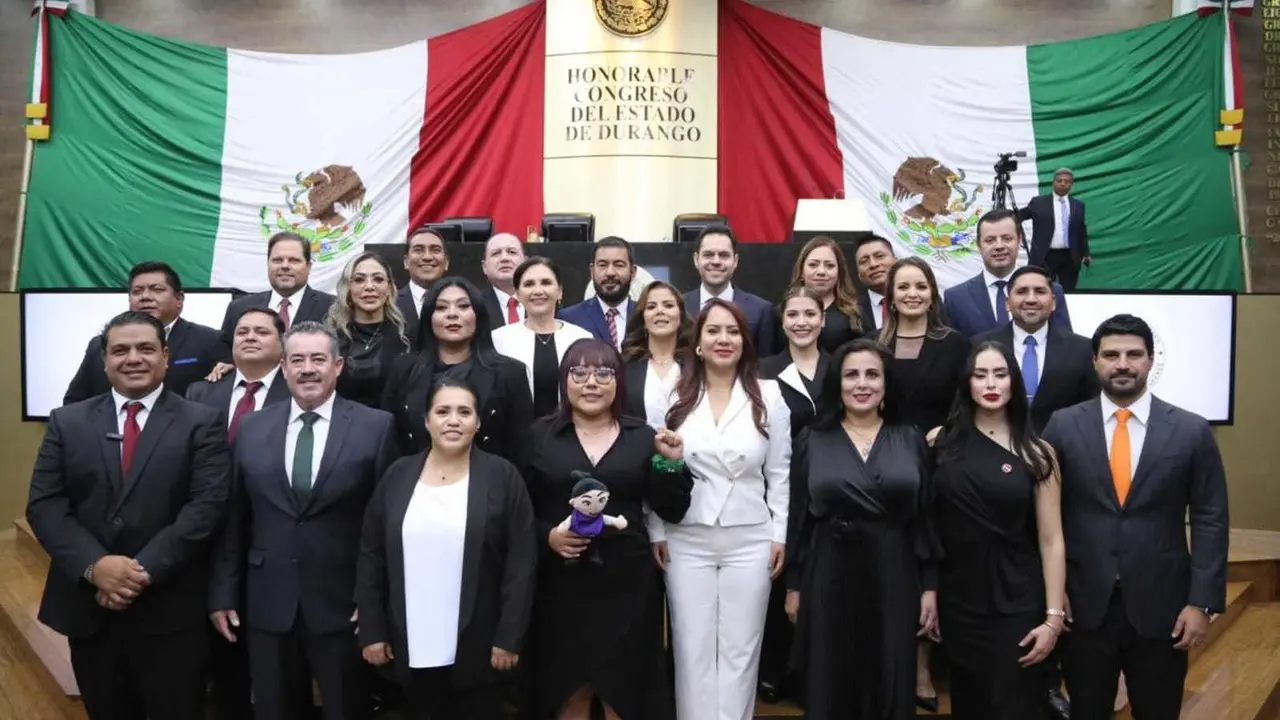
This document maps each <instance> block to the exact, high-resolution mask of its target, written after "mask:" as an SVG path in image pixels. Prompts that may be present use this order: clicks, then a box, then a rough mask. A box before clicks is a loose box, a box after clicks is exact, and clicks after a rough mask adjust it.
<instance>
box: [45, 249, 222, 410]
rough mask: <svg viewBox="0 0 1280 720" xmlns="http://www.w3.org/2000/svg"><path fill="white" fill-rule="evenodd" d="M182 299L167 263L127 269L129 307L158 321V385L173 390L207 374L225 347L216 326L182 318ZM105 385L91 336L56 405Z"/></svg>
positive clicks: (97, 342) (96, 341)
mask: <svg viewBox="0 0 1280 720" xmlns="http://www.w3.org/2000/svg"><path fill="white" fill-rule="evenodd" d="M183 300H184V295H183V292H182V280H181V279H180V278H179V277H178V273H176V272H174V269H173V268H172V267H169V265H168V263H162V262H150V261H149V262H141V263H138V264H137V265H134V266H133V268H132V269H130V270H129V309H130V310H133V311H136V312H142V313H146V314H148V315H150V316H151V317H153V318H155V319H157V320H159V321H160V324H161V325H162V326H164V332H165V342H166V344H167V346H168V349H169V368H168V370H166V371H165V378H164V385H165V389H166V390H170V391H172V392H175V393H177V394H179V395H181V394H182V393H184V392H186V390H187V386H188V385H190V384H191V383H193V382H195V381H196V380H199V379H200V378H202V377H204V376H205V375H206V374H208V372H209V370H211V369H212V368H213V366H214V364H215V363H216V362H217V360H218V358H219V357H220V356H221V355H222V354H223V352H224V351H225V349H224V348H223V347H222V340H221V338H219V337H218V331H217V330H214V329H213V328H210V327H205V326H204V325H197V324H196V323H193V322H187V321H186V320H183V319H182V317H181V315H182V303H183ZM110 389H111V382H110V381H109V380H108V379H107V372H106V370H105V369H104V363H103V359H102V336H101V335H95V336H94V337H93V338H92V339H90V340H89V344H88V346H87V347H85V350H84V359H83V360H81V361H80V369H78V370H77V371H76V374H75V377H73V378H71V384H70V385H68V386H67V392H66V394H65V395H63V396H62V404H63V405H70V404H71V403H74V402H79V401H81V400H87V399H89V398H91V397H94V396H95V395H101V394H102V393H105V392H107V391H109V390H110Z"/></svg>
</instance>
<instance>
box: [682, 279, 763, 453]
mask: <svg viewBox="0 0 1280 720" xmlns="http://www.w3.org/2000/svg"><path fill="white" fill-rule="evenodd" d="M715 308H720V309H721V310H724V311H725V312H727V313H729V314H730V315H732V316H733V320H734V322H736V323H737V324H738V332H739V334H740V336H741V337H742V357H740V358H739V359H738V367H737V369H736V371H735V373H734V379H735V380H737V381H738V382H740V383H742V388H743V389H744V390H746V391H747V397H748V398H750V399H751V419H752V420H754V421H755V423H756V429H757V430H759V431H760V434H761V435H763V436H765V437H766V438H767V437H769V430H768V429H767V427H766V425H767V424H768V423H767V419H766V418H765V415H766V412H765V407H764V398H763V397H762V396H761V394H760V365H759V362H758V361H757V359H756V348H755V341H754V340H752V339H751V326H750V325H749V324H747V317H746V316H745V315H743V314H742V311H741V310H739V309H738V306H736V305H734V304H733V303H730V302H725V301H724V300H721V299H720V298H714V299H712V300H709V301H708V302H707V304H706V305H705V306H704V307H703V308H702V312H700V313H698V319H697V320H696V321H694V323H693V336H692V342H693V345H694V347H697V344H698V342H699V340H700V339H701V338H702V328H703V327H705V326H706V324H707V317H708V316H709V315H710V314H711V311H712V310H714V309H715ZM706 385H707V367H706V364H705V363H703V361H702V358H701V357H700V356H699V355H698V354H697V353H696V352H691V353H686V354H685V358H684V361H683V362H682V363H681V365H680V380H679V381H678V382H677V383H676V391H675V394H676V401H675V402H674V403H672V404H671V409H670V410H667V427H669V428H671V429H672V430H674V429H676V428H678V427H680V425H681V424H682V423H684V421H685V420H687V419H688V418H689V413H691V412H693V409H694V407H696V406H697V405H698V401H699V400H701V399H702V395H703V392H704V391H705V390H706Z"/></svg>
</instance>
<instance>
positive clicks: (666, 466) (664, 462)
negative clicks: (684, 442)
mask: <svg viewBox="0 0 1280 720" xmlns="http://www.w3.org/2000/svg"><path fill="white" fill-rule="evenodd" d="M649 464H650V465H652V466H653V469H654V470H657V471H658V472H660V473H679V472H684V467H685V465H684V461H683V460H668V459H667V458H665V457H663V455H662V453H654V454H653V457H652V458H650V460H649Z"/></svg>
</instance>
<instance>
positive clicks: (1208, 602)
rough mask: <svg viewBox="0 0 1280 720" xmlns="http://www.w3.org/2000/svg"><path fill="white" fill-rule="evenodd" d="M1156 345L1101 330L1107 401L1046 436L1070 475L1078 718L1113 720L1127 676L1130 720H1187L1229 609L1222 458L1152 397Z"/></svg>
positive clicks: (1070, 669)
mask: <svg viewBox="0 0 1280 720" xmlns="http://www.w3.org/2000/svg"><path fill="white" fill-rule="evenodd" d="M1154 344H1155V343H1154V338H1153V336H1152V332H1151V328H1150V327H1149V326H1148V325H1147V323H1145V322H1144V321H1143V320H1142V319H1140V318H1137V317H1134V316H1132V315H1116V316H1115V317H1112V318H1110V319H1108V320H1106V321H1105V322H1103V323H1102V324H1101V325H1099V326H1098V329H1097V330H1096V331H1095V332H1094V334H1093V363H1094V369H1095V370H1096V371H1097V373H1098V379H1099V380H1100V381H1101V384H1102V396H1101V397H1100V398H1097V399H1094V400H1090V401H1088V402H1085V403H1081V404H1079V405H1076V406H1073V407H1070V408H1067V409H1065V410H1059V411H1058V412H1057V413H1055V414H1054V415H1053V418H1052V419H1051V420H1049V426H1048V427H1047V428H1046V429H1045V433H1044V438H1045V439H1046V440H1048V441H1049V442H1050V443H1051V444H1052V445H1053V447H1054V448H1055V449H1056V450H1057V458H1058V464H1059V467H1060V469H1061V472H1062V529H1063V534H1064V536H1065V538H1066V543H1067V547H1068V548H1070V551H1069V556H1068V558H1067V597H1068V600H1069V605H1068V607H1069V614H1070V615H1071V618H1069V619H1070V620H1071V622H1072V628H1071V632H1070V633H1068V634H1066V635H1064V636H1063V638H1062V653H1063V657H1062V669H1063V675H1064V676H1065V678H1066V681H1067V692H1068V693H1069V694H1070V695H1071V716H1072V717H1075V718H1109V717H1111V713H1112V703H1113V702H1114V700H1115V697H1116V685H1117V682H1118V679H1119V675H1120V673H1121V672H1124V675H1125V681H1126V683H1127V684H1128V688H1129V702H1130V704H1131V705H1132V706H1133V716H1134V717H1137V718H1176V717H1178V715H1179V713H1180V712H1181V707H1182V692H1183V684H1184V682H1185V681H1186V676H1187V652H1188V651H1189V650H1191V649H1192V648H1195V647H1199V646H1201V645H1203V644H1204V642H1205V637H1206V635H1207V634H1208V631H1209V621H1210V618H1211V617H1213V616H1214V615H1215V614H1217V613H1221V612H1222V611H1223V610H1224V609H1225V605H1226V592H1227V543H1228V524H1227V482H1226V474H1225V472H1224V470H1223V467H1222V456H1221V455H1220V454H1219V452H1218V445H1217V443H1216V442H1215V440H1214V437H1213V432H1212V430H1211V429H1210V427H1209V423H1208V422H1206V421H1205V420H1204V418H1201V417H1199V416H1198V415H1195V414H1192V413H1190V412H1187V411H1185V410H1182V409H1180V408H1177V407H1174V406H1173V405H1170V404H1169V403H1167V402H1164V401H1163V400H1161V399H1159V398H1157V397H1153V396H1152V394H1151V392H1150V390H1149V389H1148V388H1147V377H1148V374H1149V373H1150V372H1151V366H1152V357H1153V355H1154V352H1155V348H1154ZM1188 535H1190V544H1191V549H1190V552H1188V550H1187V537H1188Z"/></svg>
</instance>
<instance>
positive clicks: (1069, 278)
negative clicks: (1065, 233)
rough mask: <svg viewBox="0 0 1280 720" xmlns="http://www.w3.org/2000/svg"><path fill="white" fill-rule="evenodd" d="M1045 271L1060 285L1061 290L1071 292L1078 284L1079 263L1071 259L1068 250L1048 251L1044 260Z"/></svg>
mask: <svg viewBox="0 0 1280 720" xmlns="http://www.w3.org/2000/svg"><path fill="white" fill-rule="evenodd" d="M1044 264H1045V270H1048V271H1049V275H1050V276H1052V277H1053V279H1054V280H1057V281H1058V283H1059V284H1061V285H1062V289H1063V290H1065V291H1067V292H1071V291H1072V290H1075V289H1076V283H1078V282H1080V263H1078V262H1076V261H1075V260H1074V259H1073V258H1072V257H1071V251H1070V250H1050V251H1049V254H1048V255H1046V256H1045V258H1044Z"/></svg>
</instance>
